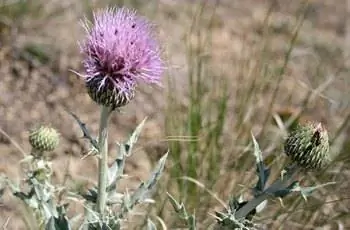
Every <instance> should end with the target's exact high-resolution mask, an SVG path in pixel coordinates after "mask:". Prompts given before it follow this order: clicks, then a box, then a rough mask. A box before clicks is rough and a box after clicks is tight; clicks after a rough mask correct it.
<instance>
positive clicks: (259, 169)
mask: <svg viewBox="0 0 350 230" xmlns="http://www.w3.org/2000/svg"><path fill="white" fill-rule="evenodd" d="M252 139H253V144H254V156H255V159H256V173H257V175H258V178H259V180H258V182H257V184H256V186H255V191H256V192H257V193H259V192H262V191H264V188H265V185H266V182H267V180H268V178H269V176H270V169H268V168H266V166H265V164H264V162H263V157H262V154H261V150H260V147H259V144H258V142H257V141H256V139H255V137H254V135H253V134H252Z"/></svg>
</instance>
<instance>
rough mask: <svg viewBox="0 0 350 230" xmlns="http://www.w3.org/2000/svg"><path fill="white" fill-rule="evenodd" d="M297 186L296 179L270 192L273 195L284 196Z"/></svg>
mask: <svg viewBox="0 0 350 230" xmlns="http://www.w3.org/2000/svg"><path fill="white" fill-rule="evenodd" d="M297 187H299V182H298V181H294V182H293V183H291V184H290V185H289V186H287V187H284V188H279V189H278V190H276V191H273V192H271V193H270V194H272V195H273V196H275V197H281V198H283V197H285V196H287V195H288V194H290V193H291V192H294V191H295V188H297Z"/></svg>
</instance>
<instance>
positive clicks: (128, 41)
mask: <svg viewBox="0 0 350 230" xmlns="http://www.w3.org/2000/svg"><path fill="white" fill-rule="evenodd" d="M83 26H84V28H85V31H86V37H85V39H84V40H83V41H82V42H81V43H80V48H81V52H82V54H83V56H84V59H83V65H84V69H85V72H84V73H78V72H76V73H77V74H78V75H79V76H80V77H81V78H82V79H83V80H84V81H85V85H86V88H87V92H88V94H89V96H90V97H91V99H92V100H93V101H94V102H96V103H97V105H99V106H100V109H101V114H100V124H99V132H98V135H96V136H98V138H95V137H94V136H93V135H92V134H91V133H90V132H89V130H88V127H87V125H86V124H85V123H83V122H82V121H81V120H80V119H79V118H78V116H77V115H75V114H73V113H71V112H69V113H70V114H71V115H72V117H73V118H74V119H75V120H76V121H77V123H78V124H79V126H80V128H81V130H82V132H83V135H84V138H86V139H87V140H88V141H89V142H90V144H91V153H94V154H90V155H93V156H94V157H97V159H98V183H97V185H95V186H93V187H92V188H90V189H88V191H87V192H83V193H80V194H74V193H73V192H67V193H65V195H67V197H68V198H76V197H78V198H79V199H82V200H83V201H84V208H85V213H84V214H85V215H84V218H83V220H82V225H81V228H82V229H121V228H122V227H123V225H124V222H125V220H126V219H127V217H128V214H129V213H130V211H131V210H132V209H133V208H134V207H135V206H136V205H138V204H140V203H147V202H148V201H149V200H150V198H149V195H150V192H151V191H152V190H153V189H154V187H155V184H156V183H157V181H158V180H159V178H160V176H161V174H162V172H163V169H164V166H165V161H166V158H167V155H168V154H167V153H166V154H165V155H164V156H163V157H162V158H161V159H160V160H159V162H158V164H157V165H156V167H155V169H154V171H153V173H152V174H151V176H150V178H149V179H148V180H147V181H145V182H142V183H140V185H139V186H138V188H137V189H136V190H135V191H134V192H133V193H129V192H124V193H121V192H119V191H117V188H118V182H119V181H120V179H121V178H122V177H123V176H124V167H125V162H126V159H127V157H129V156H130V155H131V154H132V150H133V147H134V145H135V143H136V142H137V140H138V138H139V136H140V133H141V130H142V127H143V126H144V124H145V121H146V119H145V120H143V121H142V122H141V123H140V124H139V125H138V126H137V127H136V129H135V130H134V132H133V133H132V134H131V135H130V137H129V138H128V139H127V140H126V141H124V142H121V143H120V142H117V143H116V147H117V153H116V154H113V158H114V160H113V163H112V164H111V165H110V167H108V159H109V156H110V155H111V152H110V151H109V149H108V121H109V118H110V116H111V115H112V113H113V112H116V111H118V110H119V109H120V108H122V107H123V106H125V105H127V104H128V103H130V101H131V100H132V99H133V98H134V97H135V94H136V88H137V85H138V83H140V82H144V83H146V84H160V80H161V75H162V72H163V69H164V67H163V62H162V60H161V57H160V48H159V45H158V42H157V41H156V39H155V36H154V34H153V28H152V26H151V24H150V23H149V22H148V21H147V20H146V19H145V18H143V17H140V16H138V15H137V14H136V12H135V11H133V10H129V9H127V8H107V9H105V10H100V11H98V12H97V13H95V14H94V17H93V21H92V22H90V21H88V20H85V21H84V23H83ZM29 142H30V144H31V145H32V147H33V149H32V151H31V155H30V156H28V157H26V158H25V159H24V160H23V163H29V164H28V165H29V167H28V169H27V171H26V180H25V181H26V183H27V187H29V189H28V190H29V191H28V192H27V191H22V189H21V188H20V186H19V185H18V184H16V183H13V182H11V181H10V180H9V179H7V178H3V179H4V181H6V183H7V184H8V185H9V187H10V188H11V190H12V192H13V194H14V195H15V196H17V197H18V198H20V199H21V200H22V201H23V202H24V203H25V205H26V207H29V208H30V209H31V210H32V211H33V212H30V214H33V216H34V218H35V220H33V221H31V222H33V223H39V224H38V225H36V224H35V225H34V226H29V229H50V230H51V229H52V230H56V229H71V226H72V221H71V220H69V218H68V217H67V215H66V208H68V204H66V203H63V204H60V203H58V199H57V197H56V196H57V194H58V193H59V192H61V193H62V191H63V190H65V189H63V188H60V187H59V186H56V185H53V184H52V183H51V175H52V168H51V162H50V161H49V160H48V159H47V158H46V156H45V154H46V152H48V151H53V150H54V149H55V148H56V147H57V145H58V143H59V134H58V132H57V131H56V130H55V129H53V128H51V127H46V126H41V127H39V128H38V129H35V130H33V131H31V132H30V134H29ZM0 182H1V181H0ZM80 216H81V215H77V216H76V218H79V217H80ZM76 218H73V219H74V220H75V219H76ZM147 223H148V224H147V226H148V228H149V229H154V227H155V225H154V224H153V223H152V221H151V220H150V219H149V220H148V221H147Z"/></svg>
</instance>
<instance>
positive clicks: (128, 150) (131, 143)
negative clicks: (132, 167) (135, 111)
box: [125, 117, 147, 156]
mask: <svg viewBox="0 0 350 230" xmlns="http://www.w3.org/2000/svg"><path fill="white" fill-rule="evenodd" d="M146 120H147V117H146V118H145V119H143V120H142V121H141V123H140V124H139V125H138V126H137V127H136V129H135V130H134V132H133V133H132V134H131V136H130V138H129V139H128V140H127V141H126V143H125V149H126V154H127V156H130V155H131V153H132V148H133V146H134V144H135V143H136V142H137V140H138V139H139V136H140V134H141V131H142V128H143V126H144V125H145V123H146Z"/></svg>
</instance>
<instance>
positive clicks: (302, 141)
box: [284, 123, 331, 169]
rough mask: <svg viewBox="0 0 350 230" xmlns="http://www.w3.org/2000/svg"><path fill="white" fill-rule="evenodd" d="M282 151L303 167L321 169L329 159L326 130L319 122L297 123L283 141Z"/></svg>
mask: <svg viewBox="0 0 350 230" xmlns="http://www.w3.org/2000/svg"><path fill="white" fill-rule="evenodd" d="M284 151H285V153H286V154H287V156H289V157H290V158H291V159H292V161H293V162H294V163H297V164H298V165H299V166H300V167H302V168H304V169H322V168H324V167H325V166H327V165H328V164H329V163H330V161H331V159H330V156H329V141H328V134H327V130H326V129H325V128H324V127H323V126H322V124H321V123H307V124H303V125H298V127H297V128H296V129H295V130H294V131H292V132H291V133H290V134H289V136H288V138H287V140H286V141H285V143H284Z"/></svg>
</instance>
